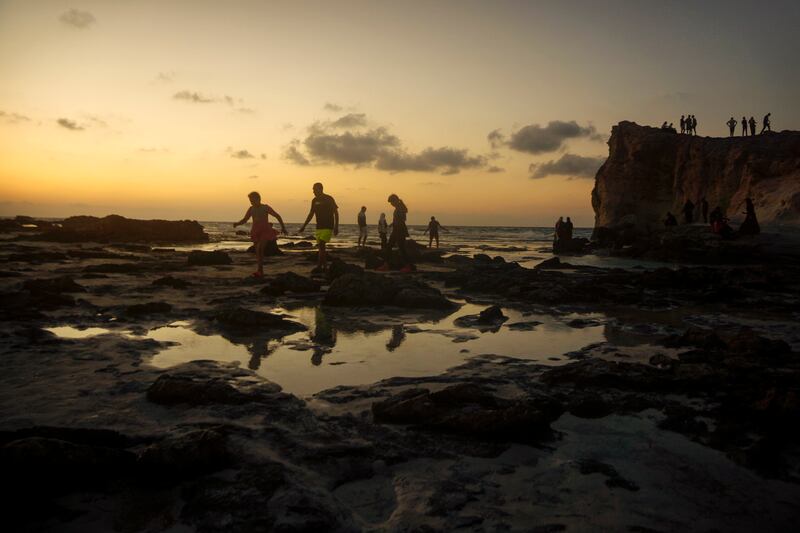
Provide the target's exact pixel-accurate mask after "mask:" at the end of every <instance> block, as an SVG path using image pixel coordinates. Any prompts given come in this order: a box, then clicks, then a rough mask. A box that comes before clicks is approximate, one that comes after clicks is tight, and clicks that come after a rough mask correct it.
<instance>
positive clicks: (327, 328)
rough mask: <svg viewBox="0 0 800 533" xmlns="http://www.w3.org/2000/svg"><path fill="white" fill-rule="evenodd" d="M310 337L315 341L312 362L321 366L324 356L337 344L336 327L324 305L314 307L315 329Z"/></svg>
mask: <svg viewBox="0 0 800 533" xmlns="http://www.w3.org/2000/svg"><path fill="white" fill-rule="evenodd" d="M310 337H311V340H312V341H314V348H313V350H314V353H313V355H312V356H311V364H313V365H314V366H319V365H320V364H321V363H322V356H323V355H325V354H326V353H330V351H331V349H332V348H333V347H334V346H336V329H335V328H334V327H333V326H332V325H331V323H330V322H329V321H328V317H327V315H326V314H325V311H323V310H322V307H316V308H314V329H313V331H312V332H311V335H310Z"/></svg>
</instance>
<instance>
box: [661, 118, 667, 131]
mask: <svg viewBox="0 0 800 533" xmlns="http://www.w3.org/2000/svg"><path fill="white" fill-rule="evenodd" d="M661 129H662V130H666V129H669V126H667V121H666V120H665V121H664V123H663V124H662V125H661Z"/></svg>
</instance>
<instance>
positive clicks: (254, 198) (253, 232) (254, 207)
mask: <svg viewBox="0 0 800 533" xmlns="http://www.w3.org/2000/svg"><path fill="white" fill-rule="evenodd" d="M247 198H248V199H249V200H250V207H249V208H248V209H247V212H246V213H245V214H244V217H242V220H240V221H239V222H234V223H233V227H234V228H235V227H237V226H241V225H242V224H244V223H246V222H247V221H248V220H249V219H250V217H252V218H253V226H252V228H251V229H250V239H251V240H252V241H253V244H254V246H255V249H256V259H257V261H258V269H257V270H256V271H255V272H253V277H254V278H263V277H264V251H265V249H266V247H267V244H268V243H269V241H276V240H277V239H278V232H277V231H275V230H274V229H273V227H272V224H270V222H269V216H270V215H272V216H274V217H275V218H276V219H277V220H278V222H279V223H280V225H281V231H282V232H283V234H284V235H287V234H288V233H289V232H287V231H286V225H285V224H284V223H283V219H282V218H281V216H280V215H279V214H278V213H277V211H275V210H274V209H272V208H271V207H270V206H268V205H267V204H262V203H261V195H260V194H258V193H257V192H256V191H253V192H251V193H250V194H248V195H247Z"/></svg>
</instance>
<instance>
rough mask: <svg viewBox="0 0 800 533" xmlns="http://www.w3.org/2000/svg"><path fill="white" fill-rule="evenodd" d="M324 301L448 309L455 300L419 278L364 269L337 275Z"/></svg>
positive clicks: (333, 303)
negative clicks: (396, 275)
mask: <svg viewBox="0 0 800 533" xmlns="http://www.w3.org/2000/svg"><path fill="white" fill-rule="evenodd" d="M323 301H324V303H325V304H327V305H340V306H380V305H389V306H398V307H407V308H418V309H447V308H450V307H452V306H453V303H452V302H450V301H449V300H448V299H447V298H445V297H444V296H443V295H442V293H441V292H439V291H438V290H437V289H434V288H433V287H430V286H428V285H426V284H425V283H422V282H421V281H418V280H412V279H409V278H405V279H400V280H399V279H395V278H392V277H389V276H384V275H382V274H375V273H372V272H361V273H357V274H344V275H341V276H338V277H336V278H335V279H334V280H333V282H332V283H331V286H330V288H329V289H328V292H327V293H326V294H325V298H324V300H323Z"/></svg>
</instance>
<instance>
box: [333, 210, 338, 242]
mask: <svg viewBox="0 0 800 533" xmlns="http://www.w3.org/2000/svg"><path fill="white" fill-rule="evenodd" d="M333 234H334V235H339V208H338V207H335V208H334V209H333Z"/></svg>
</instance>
